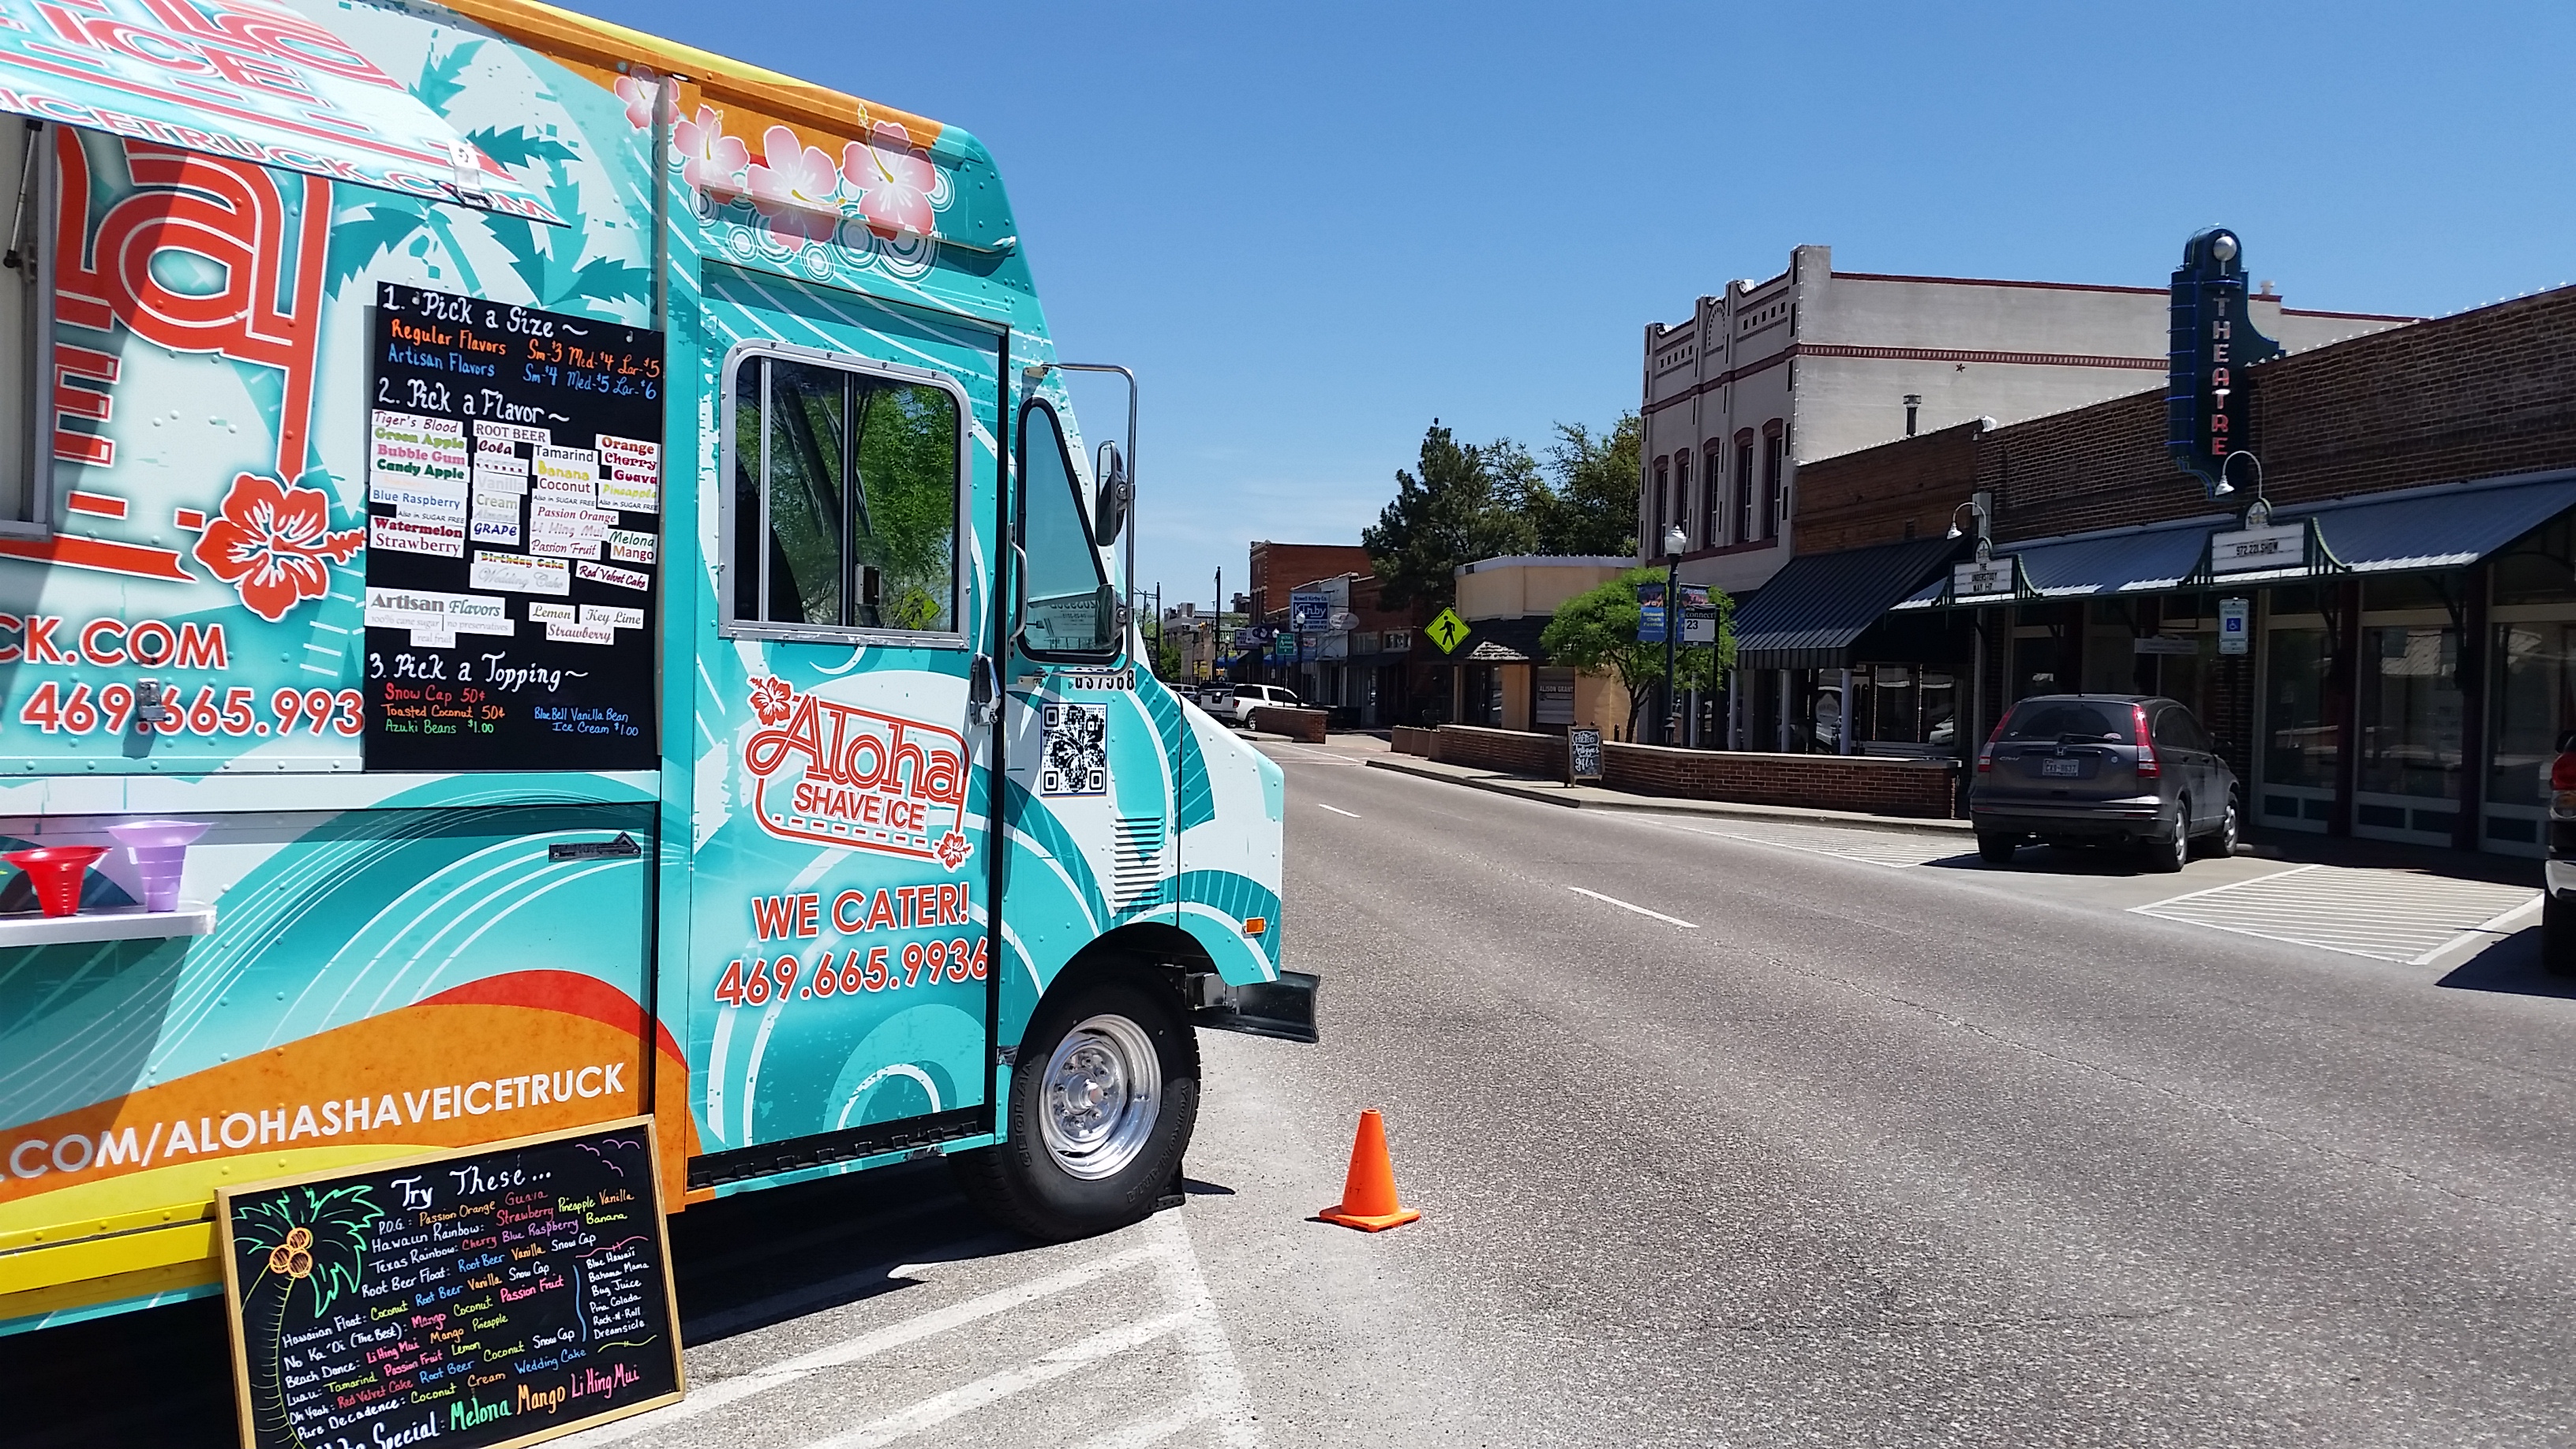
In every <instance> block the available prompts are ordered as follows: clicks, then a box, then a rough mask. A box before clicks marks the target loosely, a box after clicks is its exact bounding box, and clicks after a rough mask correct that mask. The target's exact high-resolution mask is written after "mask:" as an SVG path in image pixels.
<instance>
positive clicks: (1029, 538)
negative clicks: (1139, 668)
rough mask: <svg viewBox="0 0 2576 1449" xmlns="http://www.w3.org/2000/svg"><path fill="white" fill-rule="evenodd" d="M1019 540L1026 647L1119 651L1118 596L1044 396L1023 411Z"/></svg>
mask: <svg viewBox="0 0 2576 1449" xmlns="http://www.w3.org/2000/svg"><path fill="white" fill-rule="evenodd" d="M1020 546H1021V547H1022V548H1023V549H1025V550H1027V553H1028V564H1027V569H1028V576H1027V578H1026V579H1024V580H1023V581H1022V582H1021V585H1020V598H1021V604H1020V622H1021V624H1022V626H1023V628H1024V632H1023V633H1022V635H1021V646H1022V647H1023V648H1025V649H1026V650H1027V651H1028V652H1029V653H1030V654H1032V655H1035V656H1038V657H1045V656H1049V655H1084V656H1089V657H1093V658H1098V657H1100V656H1103V655H1108V654H1114V653H1116V652H1117V649H1118V595H1117V593H1116V592H1115V591H1114V590H1112V589H1111V588H1110V587H1109V581H1108V579H1107V578H1106V577H1105V576H1104V575H1103V574H1102V573H1101V571H1100V550H1099V549H1098V548H1096V547H1094V546H1093V544H1092V541H1091V515H1090V513H1089V512H1088V511H1087V510H1086V509H1085V508H1084V507H1083V503H1082V485H1081V482H1080V480H1079V479H1077V478H1076V477H1075V476H1074V471H1073V460H1072V459H1071V458H1070V457H1069V456H1067V454H1066V453H1065V447H1064V430H1063V428H1062V427H1061V426H1060V425H1059V424H1058V423H1057V421H1056V416H1055V409H1054V408H1052V407H1049V406H1048V405H1047V404H1045V403H1044V402H1036V401H1032V402H1031V403H1030V404H1029V405H1028V406H1027V407H1025V408H1023V409H1021V411H1020Z"/></svg>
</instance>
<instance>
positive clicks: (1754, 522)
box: [1735, 428, 1762, 543]
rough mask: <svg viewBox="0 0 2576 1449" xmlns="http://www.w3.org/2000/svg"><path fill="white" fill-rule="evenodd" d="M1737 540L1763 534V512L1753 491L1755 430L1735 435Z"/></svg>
mask: <svg viewBox="0 0 2576 1449" xmlns="http://www.w3.org/2000/svg"><path fill="white" fill-rule="evenodd" d="M1735 515H1736V516H1735V541H1736V542H1737V543H1751V542H1753V541H1754V540H1755V539H1758V538H1760V537H1761V536H1762V529H1761V521H1762V512H1761V507H1760V503H1759V500H1757V499H1756V498H1755V496H1754V493H1753V430H1752V429H1751V428H1746V429H1745V430H1744V431H1742V432H1740V433H1737V434H1736V435H1735Z"/></svg>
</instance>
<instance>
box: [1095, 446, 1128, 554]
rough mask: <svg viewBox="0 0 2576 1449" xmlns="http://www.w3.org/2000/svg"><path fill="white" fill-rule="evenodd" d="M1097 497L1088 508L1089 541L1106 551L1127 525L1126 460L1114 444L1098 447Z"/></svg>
mask: <svg viewBox="0 0 2576 1449" xmlns="http://www.w3.org/2000/svg"><path fill="white" fill-rule="evenodd" d="M1096 471H1097V474H1098V476H1099V479H1100V484H1099V490H1100V491H1099V494H1098V496H1097V497H1096V498H1095V499H1094V501H1093V503H1092V508H1091V541H1092V542H1093V543H1096V544H1099V545H1100V546H1101V547H1103V548H1106V547H1108V546H1109V545H1110V544H1111V543H1113V542H1115V541H1117V538H1118V534H1119V532H1120V531H1121V530H1123V529H1124V528H1126V526H1127V503H1128V487H1129V484H1128V478H1127V458H1126V456H1125V455H1124V454H1122V453H1120V452H1119V451H1118V445H1117V444H1116V443H1103V444H1101V445H1100V466H1099V468H1098V469H1097V470H1096Z"/></svg>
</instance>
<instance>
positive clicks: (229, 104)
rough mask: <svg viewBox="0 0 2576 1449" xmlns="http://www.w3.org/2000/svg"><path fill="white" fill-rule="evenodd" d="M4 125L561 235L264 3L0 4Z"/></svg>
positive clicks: (455, 146)
mask: <svg viewBox="0 0 2576 1449" xmlns="http://www.w3.org/2000/svg"><path fill="white" fill-rule="evenodd" d="M0 111H7V112H14V113H15V114H18V115H21V116H29V117H33V118H34V119H36V120H39V121H54V122H59V123H61V124H63V125H66V126H76V127H80V128H82V129H85V130H92V131H105V132H109V133H111V134H114V135H118V136H123V137H126V138H128V139H131V140H136V141H149V142H155V143H158V144H160V145H164V146H171V147H176V148H178V149H180V150H183V151H202V152H204V153H206V154H207V155H210V156H221V157H224V158H226V159H228V160H235V161H251V162H256V163H258V164H260V165H263V166H274V167H278V168H280V169H282V170H287V171H300V172H303V173H305V174H307V175H311V176H320V177H323V178H325V179H327V180H331V181H342V182H349V183H352V184H355V185H359V186H369V187H374V188H376V189H377V190H380V191H392V192H397V193H400V194H402V195H405V196H414V197H420V198H423V199H425V200H429V201H453V202H461V203H463V204H465V205H467V206H475V207H480V208H483V209H484V210H487V211H497V212H504V213H507V214H508V215H511V216H520V217H526V218H528V219H529V220H532V221H542V222H548V223H551V224H553V225H557V226H561V225H563V224H564V219H563V218H562V217H559V216H556V215H555V214H554V212H553V211H552V210H550V209H548V207H547V206H546V204H545V202H543V201H542V200H540V199H538V197H537V196H536V195H535V194H533V193H531V192H530V191H528V190H527V189H526V188H524V187H522V186H521V185H520V184H519V183H518V182H516V181H514V180H512V179H511V177H510V174H509V173H508V172H506V171H504V170H502V169H501V168H500V166H499V165H497V164H495V163H494V162H493V160H492V158H491V157H489V156H486V155H484V154H483V152H482V150H481V149H480V148H478V147H476V146H475V145H474V143H473V142H471V141H468V140H466V139H465V138H464V137H463V136H460V135H458V134H457V133H456V131H455V130H454V129H453V128H451V127H450V126H449V125H448V124H447V123H446V122H445V121H444V120H441V119H440V118H439V117H438V115H437V113H435V112H433V111H431V110H430V108H429V107H427V106H425V105H423V104H421V103H420V101H418V100H417V99H415V98H414V97H413V96H412V94H411V93H410V92H409V91H407V90H405V89H403V87H402V84H401V82H399V81H396V80H395V79H394V78H393V77H391V76H389V75H386V74H385V73H384V72H383V71H380V70H378V69H376V66H375V63H374V62H372V61H370V60H368V59H367V57H366V56H364V55H362V54H360V53H359V51H358V49H357V48H356V47H355V46H352V45H350V44H349V43H348V42H347V41H345V40H342V39H341V38H340V37H339V36H337V35H335V34H333V33H332V32H331V30H330V29H329V28H327V27H325V26H323V25H321V24H319V23H318V22H316V21H313V20H310V19H307V18H306V17H305V16H304V15H302V14H301V13H299V12H297V11H294V10H290V9H287V8H286V7H284V6H282V5H278V4H274V3H271V0H223V3H222V4H220V5H206V4H203V3H193V4H192V3H174V0H157V3H155V0H83V3H79V4H43V3H38V0H0Z"/></svg>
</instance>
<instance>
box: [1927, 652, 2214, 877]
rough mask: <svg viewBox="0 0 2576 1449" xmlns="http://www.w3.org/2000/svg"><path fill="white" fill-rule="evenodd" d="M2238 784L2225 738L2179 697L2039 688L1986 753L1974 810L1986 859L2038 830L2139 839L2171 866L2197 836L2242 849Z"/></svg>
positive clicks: (1971, 803)
mask: <svg viewBox="0 0 2576 1449" xmlns="http://www.w3.org/2000/svg"><path fill="white" fill-rule="evenodd" d="M2240 794H2241V792H2240V791H2239V789H2238V788H2237V784H2236V772H2235V771H2233V770H2231V769H2229V768H2228V767H2227V762H2226V761H2225V760H2222V759H2220V758H2219V757H2218V746H2217V742H2216V741H2214V740H2212V739H2211V738H2210V737H2209V731H2207V730H2205V729H2202V728H2201V726H2200V721H2199V720H2197V719H2194V718H2192V713H2191V711H2190V710H2189V709H2186V708H2184V707H2183V705H2182V704H2181V703H2180V702H2179V701H2176V700H2170V699H2160V698H2157V697H2155V696H2152V695H2136V694H2042V695H2035V696H2033V697H2031V698H2029V699H2025V700H2023V701H2021V702H2020V703H2019V704H2016V705H2014V706H2013V707H2012V709H2011V711H2010V712H2009V713H2007V714H2005V716H2004V717H2003V719H2002V720H2001V722H1999V723H1997V724H1996V726H1995V732H1994V735H1993V736H1992V737H1991V738H1989V739H1988V740H1987V741H1986V745H1985V748H1984V749H1983V750H1980V751H1979V752H1978V754H1977V775H1976V779H1975V781H1974V782H1973V783H1971V784H1970V785H1969V787H1968V818H1969V819H1970V820H1971V821H1973V822H1974V823H1975V825H1976V827H1977V854H1978V855H1980V856H1982V857H1983V858H1984V859H1985V861H1986V863H1987V864H1989V865H2006V864H2009V863H2011V861H2012V858H2013V851H2014V850H2015V849H2016V848H2017V847H2018V846H2020V844H2021V843H2022V842H2023V841H2024V840H2026V839H2028V838H2030V837H2032V836H2037V837H2039V838H2040V839H2041V840H2044V841H2047V842H2048V843H2049V844H2051V845H2079V844H2080V845H2125V846H2139V847H2143V848H2144V849H2145V851H2146V855H2147V864H2148V868H2149V869H2151V870H2159V871H2174V870H2180V869H2182V867H2183V862H2184V860H2185V859H2187V858H2188V857H2189V856H2190V854H2191V848H2192V842H2193V841H2195V840H2199V841H2205V842H2206V843H2207V847H2206V848H2207V850H2208V853H2209V854H2211V855H2227V854H2232V853H2233V852H2234V851H2235V849H2236V836H2237V831H2238V829H2239V828H2240V825H2241V820H2242V816H2241V811H2242V806H2241V804H2240V801H2239V796H2240Z"/></svg>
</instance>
